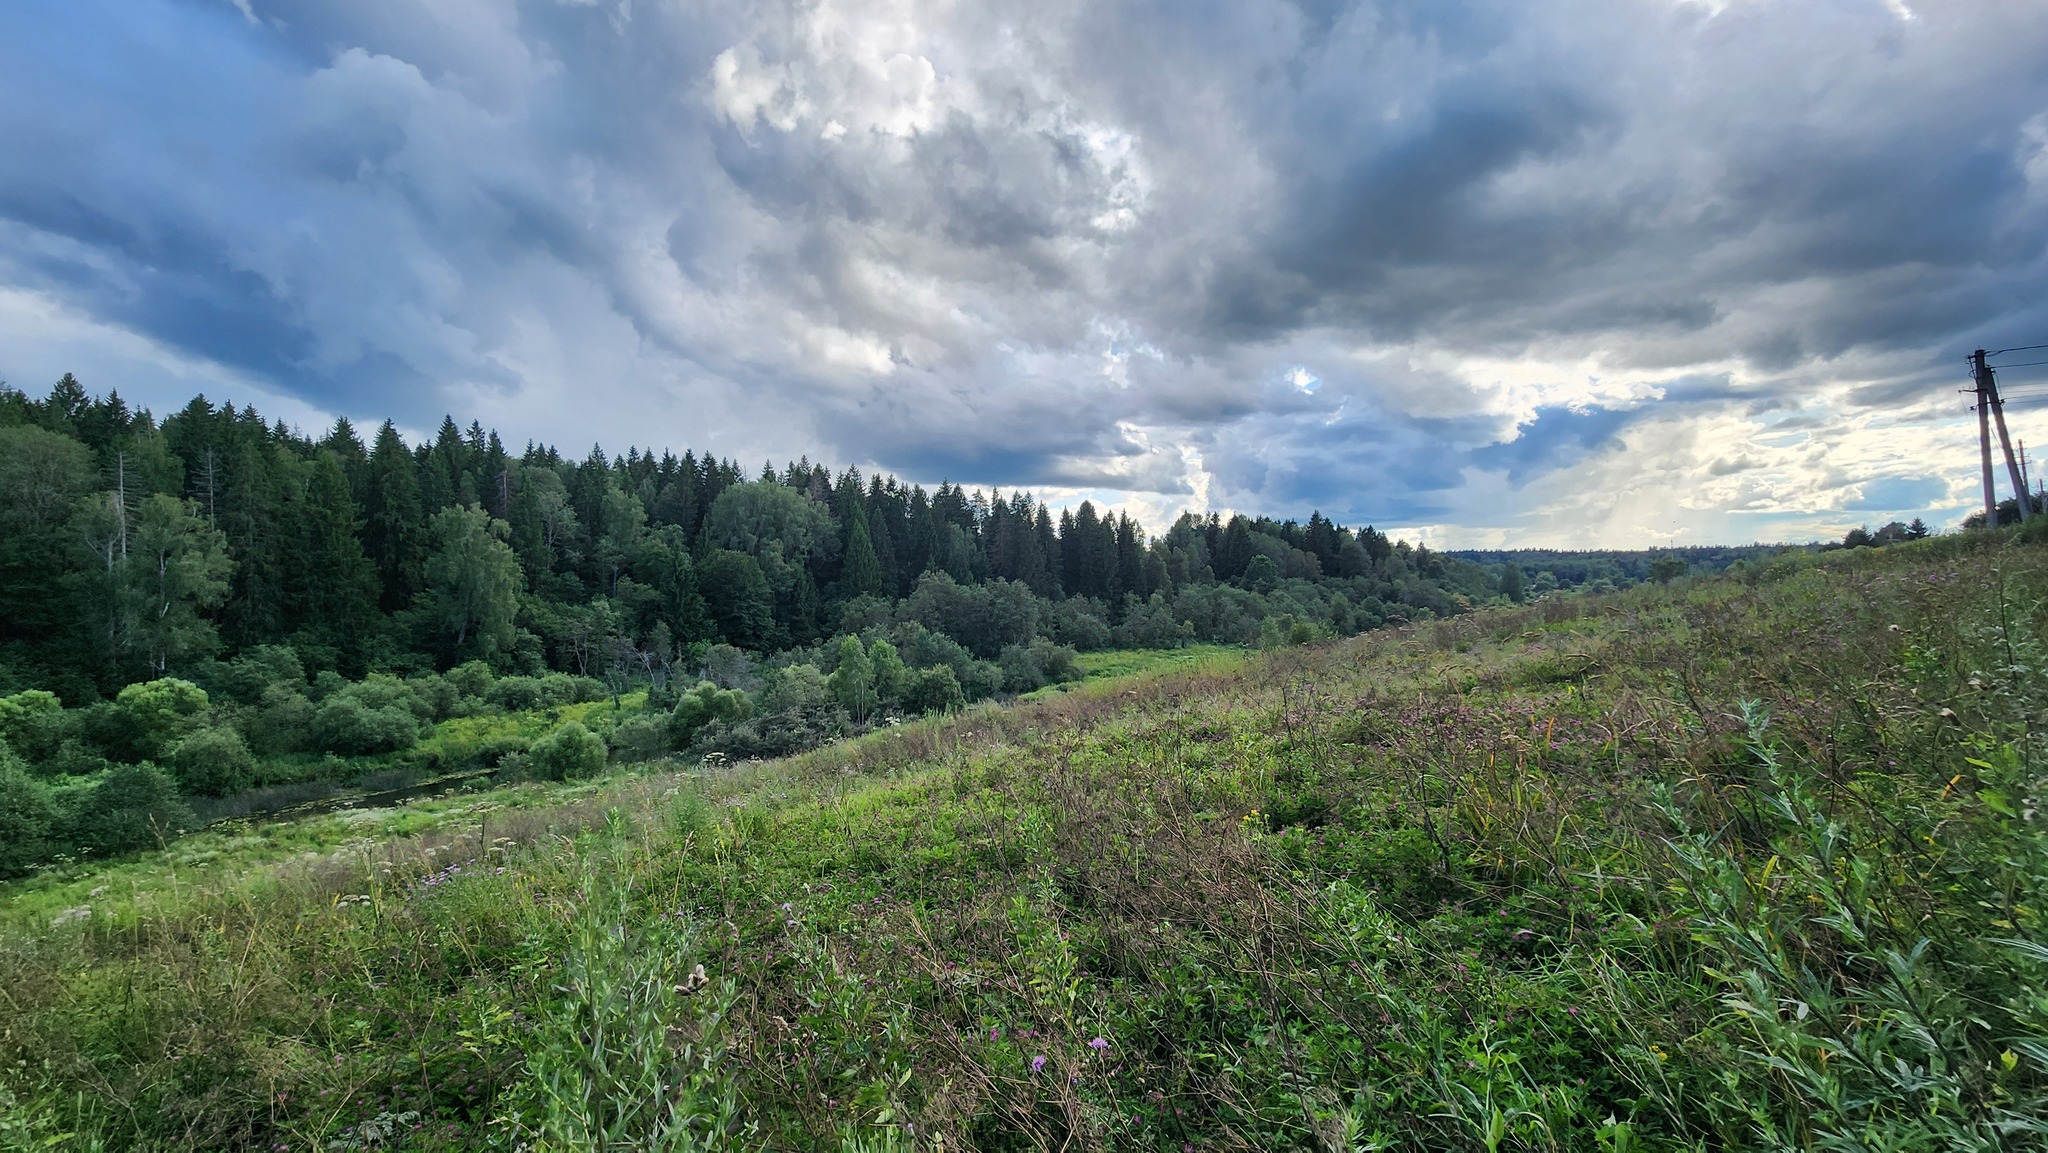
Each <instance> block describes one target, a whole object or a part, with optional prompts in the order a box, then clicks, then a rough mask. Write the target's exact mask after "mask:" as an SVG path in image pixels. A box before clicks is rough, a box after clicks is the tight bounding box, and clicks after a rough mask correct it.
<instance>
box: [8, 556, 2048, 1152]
mask: <svg viewBox="0 0 2048 1153" xmlns="http://www.w3.org/2000/svg"><path fill="white" fill-rule="evenodd" d="M2044 559H2048V557H2044V554H2043V550H2042V549H2041V548H2040V547H2039V546H2038V545H2023V544H2017V543H2012V542H2011V541H2010V539H2009V538H1991V539H1989V540H1936V541H1929V542H1925V543H1924V544H1923V545H1919V546H1911V547H1900V548H1894V549H1889V550H1885V551H1884V552H1883V553H1870V552H1855V553H1847V554H1831V555H1829V556H1826V557H1820V558H1811V557H1809V558H1803V559H1795V560H1791V561H1785V562H1782V563H1780V562H1774V563H1773V565H1772V566H1770V567H1767V568H1766V569H1764V570H1762V571H1759V572H1753V573H1749V574H1746V575H1745V576H1744V577H1743V578H1741V579H1725V580H1716V581H1696V582H1684V581H1681V582H1676V583H1674V584H1673V585H1671V586H1669V587H1657V588H1643V589H1637V590H1631V591H1629V592H1627V593H1624V594H1618V595H1615V596H1611V597H1607V598H1601V599H1597V600H1586V601H1575V602H1572V603H1571V604H1569V605H1567V606H1558V605H1552V604H1538V605H1532V606H1528V607H1526V608H1521V609H1515V610H1506V611H1499V612H1492V613H1485V614H1475V615H1473V616H1471V617H1467V618H1460V619H1457V620H1453V621H1443V622H1432V623H1428V624H1423V625H1417V626H1412V627H1409V628H1406V629H1402V630H1396V631H1390V632H1386V633H1381V634H1374V635H1372V636H1369V637H1365V638H1360V639H1358V640H1355V641H1350V642H1341V643H1337V644H1331V645H1322V646H1312V647H1308V648H1298V649H1284V650H1280V651H1277V652H1274V653H1270V654H1266V655H1263V656H1257V657H1251V658H1246V659H1243V660H1235V661H1218V662H1208V663H1202V664H1198V665H1197V666H1196V667H1194V668H1192V669H1187V670H1181V671H1165V672H1160V671H1151V672H1147V673H1146V674H1145V675H1142V676H1136V677H1133V678H1132V679H1129V680H1126V681H1122V682H1108V683H1104V684H1102V685H1100V686H1091V687H1089V688H1087V689H1085V690H1083V691H1077V692H1071V693H1065V694H1059V695H1056V696H1050V697H1047V698H1042V699H1037V700H1033V701H1029V702H1025V703H1023V704H1020V705H1017V706H1013V707H1010V708H1005V709H998V708H980V709H975V710H970V711H968V712H966V713H964V714H962V715H960V716H959V717H956V718H954V719H952V720H950V721H946V722H931V723H922V724H916V725H906V726H902V727H900V728H896V729H891V730H888V731H885V732H881V733H876V734H873V735H871V736H869V737H865V738H862V739H860V740H858V741H851V742H843V743H841V744H837V745H833V746H828V747H826V748H823V749H819V750H815V751H813V752H811V753H808V754H805V755H803V756H800V757H796V758H792V759H790V760H787V761H783V762H777V763H773V764H766V765H746V766H736V767H734V768H733V769H731V770H727V771H725V772H722V773H717V774H710V775H698V774H689V775H681V776H675V775H655V776H647V777H640V778H634V779H625V778H615V779H612V780H610V781H607V782H599V783H596V784H591V785H585V786H581V787H579V788H578V789H577V790H576V791H574V792H573V793H570V792H568V791H566V790H565V791H564V792H563V793H562V794H556V795H558V796H560V798H561V799H560V801H559V806H560V807H550V805H549V804H547V803H544V802H543V800H542V798H543V797H544V796H545V795H546V794H540V793H526V794H521V796H524V797H526V801H525V805H526V807H523V808H519V809H516V810H515V809H493V808H491V807H490V806H491V801H490V800H489V798H484V799H482V800H480V801H474V802H465V804H474V805H476V806H478V807H477V808H475V809H464V810H461V812H462V813H463V814H464V815H462V816H459V817H445V818H444V819H442V820H441V822H440V823H439V824H437V825H435V826H433V827H430V828H426V829H424V830H423V831H422V832H421V834H420V835H419V836H417V837H414V838H410V839H408V838H407V837H406V836H404V835H403V834H404V828H403V826H397V825H394V826H389V827H387V828H386V834H385V835H383V836H381V837H380V838H379V839H376V840H365V841H364V842H362V843H359V844H353V845H344V846H342V847H340V848H338V849H337V848H335V847H333V846H332V845H331V844H329V845H328V846H327V847H325V848H323V849H321V850H320V851H318V852H317V853H316V854H315V855H314V856H311V857H304V858H295V859H281V858H280V857H278V856H277V855H276V854H275V853H273V852H268V851H259V849H258V848H257V847H249V848H246V849H238V848H235V847H233V846H231V845H222V846H220V847H217V848H216V849H215V850H214V851H215V852H216V853H217V854H218V855H217V856H215V857H213V858H212V859H211V860H207V861H203V862H194V861H188V862H187V863H186V864H184V865H182V866H179V867H178V868H176V869H175V870H173V869H171V868H170V864H169V859H168V858H167V859H166V860H165V861H162V862H159V863H158V864H157V865H156V866H154V867H155V868H157V869H158V872H156V873H154V874H150V873H147V872H145V871H144V869H145V865H143V864H141V863H136V864H131V865H128V866H121V867H119V868H117V869H113V870H110V871H109V873H108V876H109V877H110V878H114V879H113V880H110V881H108V882H105V883H106V884H107V885H108V887H107V889H106V890H105V891H103V892H101V893H99V894H97V895H94V896H91V897H89V898H88V897H83V896H78V894H77V891H76V890H66V892H67V894H70V895H68V896H67V897H66V898H65V900H71V899H74V898H75V899H77V900H79V901H80V902H82V903H81V904H80V905H79V906H78V908H89V909H90V910H91V912H90V914H89V915H83V916H81V915H73V914H76V912H77V910H76V909H75V908H73V907H71V906H68V905H67V906H64V907H62V908H58V907H56V906H55V905H54V904H53V903H52V902H50V901H47V900H45V898H44V897H43V896H40V895H37V894H39V893H41V892H42V891H41V890H32V889H18V890H17V892H18V893H21V894H22V895H21V896H18V897H17V898H16V900H17V904H18V905H20V907H21V908H28V909H33V910H34V916H33V918H32V919H31V918H30V917H29V916H28V915H27V914H26V913H21V912H17V914H16V915H14V916H13V917H11V918H10V920H9V922H8V927H6V928H4V929H0V1088H4V1093H0V1147H4V1148H15V1147H23V1148H29V1147H47V1148H105V1149H121V1150H126V1149H177V1148H207V1149H215V1148H245V1149H271V1150H277V1149H332V1148H357V1149H361V1148H373V1147H374V1148H388V1149H400V1148H403V1149H420V1150H431V1149H475V1148H501V1149H519V1148H526V1149H536V1150H538V1149H594V1148H609V1149H698V1148H706V1149H711V1148H719V1149H722V1148H733V1149H752V1148H763V1149H823V1150H860V1149H874V1150H881V1149H902V1150H908V1149H918V1150H936V1149H949V1150H953V1149H970V1148H973V1149H992V1150H1002V1149H1042V1148H1043V1149H1050V1148H1099V1149H1156V1150H1167V1151H1172V1150H1192V1149H1226V1148H1228V1149H1253V1148H1257V1149H1271V1148H1299V1149H1316V1150H1346V1151H1352V1150H1364V1149H1387V1148H1417V1149H1423V1148H1428V1149H1438V1148H1457V1149H1467V1148H1469V1149H1558V1150H1566V1149H1572V1150H1576V1149H1615V1150H1624V1149H1627V1150H1635V1149H1671V1150H1704V1149H1752V1148H1754V1149H1795V1148H1796V1149H1806V1148H1833V1149H1900V1150H1912V1149H1950V1148H1964V1149H1968V1148H1977V1149H2003V1148H2022V1147H2027V1146H2029V1145H2033V1144H2039V1143H2043V1136H2042V1133H2041V1129H2042V1127H2043V1124H2044V1119H2048V1102H2044V1098H2043V1094H2044V1092H2048V1028H2044V1021H2043V1016H2044V1014H2048V927H2044V925H2043V924H2042V904H2041V897H2040V889H2041V885H2042V878H2043V877H2044V876H2048V839H2044V837H2043V834H2042V830H2041V827H2040V822H2041V819H2042V818H2041V817H2040V816H2038V812H2039V808H2040V804H2041V794H2042V781H2041V774H2042V770H2043V756H2042V753H2043V750H2042V747H2041V739H2042V737H2041V733H2042V723H2043V720H2044V710H2048V687H2044V682H2043V674H2042V671H2041V670H2043V669H2044V668H2048V654H2044V653H2043V651H2042V649H2043V646H2042V644H2041V642H2040V640H2039V638H2040V637H2041V636H2042V629H2043V628H2044V627H2048V615H2044V609H2043V604H2044V599H2048V579H2044V576H2043V574H2044V572H2048V564H2044V563H2043V561H2044ZM443 811H444V812H453V810H443ZM323 827H326V826H323ZM122 870H126V871H122ZM80 883H81V884H83V883H84V882H80ZM23 902H26V904H23Z"/></svg>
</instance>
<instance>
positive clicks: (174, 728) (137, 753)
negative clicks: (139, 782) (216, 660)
mask: <svg viewBox="0 0 2048 1153" xmlns="http://www.w3.org/2000/svg"><path fill="white" fill-rule="evenodd" d="M208 704H209V701H208V700H207V696H206V690H205V689H202V688H200V687H199V686H198V685H195V684H193V683H192V682H191V681H181V680H179V679H178V678H176V677H163V678H161V679H159V680H154V681H145V682H143V683H141V684H138V685H129V686H128V687H127V688H125V689H122V690H121V693H120V695H119V696H117V697H115V698H114V707H113V710H112V711H111V713H109V714H107V716H106V720H107V721H108V722H110V723H109V725H108V731H107V732H106V734H105V739H104V740H103V742H102V743H103V744H104V746H105V748H106V749H107V751H108V752H109V753H111V754H112V755H113V756H114V757H115V758H116V759H124V760H137V761H153V760H156V759H158V758H160V757H162V756H163V755H164V753H165V752H167V751H169V749H170V748H171V746H172V745H175V744H177V743H178V742H179V741H181V740H183V739H184V738H185V734H187V733H189V732H191V731H192V730H193V729H194V728H196V727H198V723H199V721H198V717H199V714H201V713H203V712H205V711H206V708H207V705H208Z"/></svg>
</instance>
